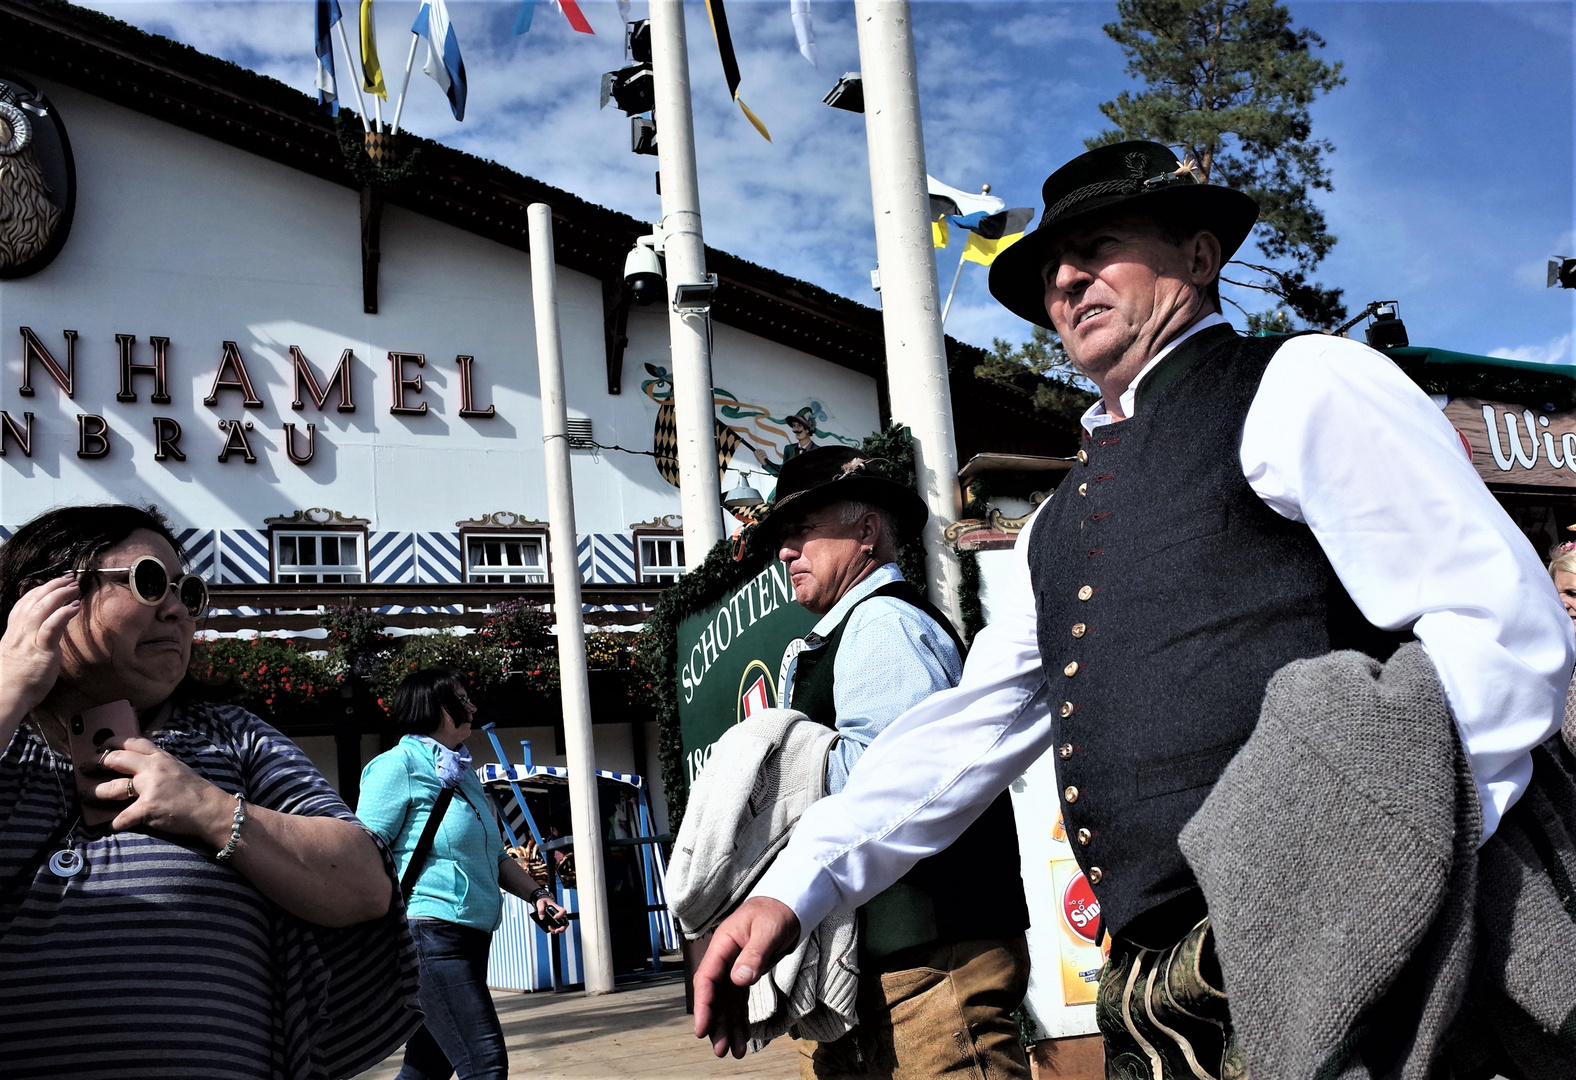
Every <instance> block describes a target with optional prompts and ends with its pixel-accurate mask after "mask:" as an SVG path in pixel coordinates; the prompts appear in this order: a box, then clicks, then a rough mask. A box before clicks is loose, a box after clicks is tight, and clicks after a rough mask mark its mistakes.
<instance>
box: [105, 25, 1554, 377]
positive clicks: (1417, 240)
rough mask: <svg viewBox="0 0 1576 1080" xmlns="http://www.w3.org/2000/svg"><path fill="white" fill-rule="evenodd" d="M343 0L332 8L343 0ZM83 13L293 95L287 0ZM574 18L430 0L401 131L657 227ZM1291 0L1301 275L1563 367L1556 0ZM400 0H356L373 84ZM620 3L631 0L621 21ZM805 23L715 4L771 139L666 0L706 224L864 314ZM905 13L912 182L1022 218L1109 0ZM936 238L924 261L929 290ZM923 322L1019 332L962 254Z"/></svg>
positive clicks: (393, 38) (1467, 340)
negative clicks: (1307, 86) (959, 274)
mask: <svg viewBox="0 0 1576 1080" xmlns="http://www.w3.org/2000/svg"><path fill="white" fill-rule="evenodd" d="M341 2H342V4H343V5H344V6H345V8H346V10H347V12H351V11H354V9H355V4H354V0H341ZM91 6H94V7H96V8H98V9H99V10H102V11H105V12H107V13H109V14H111V15H114V16H116V17H118V18H122V19H125V20H126V21H128V22H131V23H133V24H135V25H137V26H140V27H142V28H143V29H146V30H150V31H153V32H156V33H161V34H166V35H168V36H171V37H174V38H176V39H178V40H181V41H184V42H187V43H188V44H191V45H193V46H196V47H197V48H200V49H202V50H204V51H205V52H210V53H214V54H216V55H219V56H223V57H225V58H227V59H230V60H233V61H235V62H236V63H239V64H242V65H244V66H247V67H250V68H253V69H255V70H257V71H261V72H264V73H266V74H268V75H271V76H274V77H275V78H279V79H281V80H283V81H284V82H286V83H289V84H290V85H292V86H295V87H297V88H299V89H301V90H303V91H310V90H311V88H312V79H313V73H314V66H313V56H312V50H311V44H312V42H311V39H312V5H311V4H309V3H306V2H304V0H265V2H252V0H232V2H221V3H199V2H180V3H158V4H153V3H133V2H120V0H95V2H94V3H93V4H92V5H91ZM581 6H582V8H583V10H584V11H585V12H586V14H587V17H588V18H589V20H590V21H591V23H592V25H593V27H594V28H595V29H596V30H597V34H596V36H594V37H588V36H586V35H582V34H575V33H572V32H571V31H570V30H569V28H568V26H567V25H566V23H565V21H564V19H563V17H562V16H561V15H560V14H559V13H558V12H557V11H556V10H554V8H553V7H552V5H551V4H550V3H549V2H548V0H538V8H537V11H536V18H535V24H534V26H533V29H532V31H531V33H530V34H529V35H526V36H524V37H511V36H510V34H509V30H510V27H511V25H512V24H513V21H514V18H515V15H516V13H517V11H518V4H517V3H508V4H503V3H492V2H478V0H450V13H451V16H452V19H453V23H454V26H455V30H456V33H457V34H458V36H459V39H460V45H461V48H462V51H463V54H464V57H465V63H466V67H467V69H468V72H469V76H470V101H469V107H468V111H467V117H466V120H465V121H464V123H456V122H455V121H454V119H453V118H452V116H451V115H450V114H449V111H448V106H447V103H446V102H445V100H444V98H443V96H442V93H441V92H440V91H439V89H438V88H437V86H436V84H434V83H433V82H431V80H429V79H426V78H425V77H423V76H422V75H421V74H420V60H418V63H417V73H416V77H415V78H414V79H413V82H412V87H411V92H410V97H409V100H408V102H407V104H406V109H405V119H404V124H403V126H405V127H407V128H409V129H411V130H414V131H416V132H417V133H419V134H422V135H425V136H428V137H430V138H434V139H437V140H439V141H441V142H444V143H447V144H450V145H452V146H455V147H458V148H460V149H463V150H466V151H469V152H471V153H475V154H478V155H480V156H483V157H487V158H491V159H494V160H497V161H499V162H501V163H503V164H505V165H507V166H509V167H510V168H513V169H516V170H518V171H520V172H522V173H525V174H527V175H530V176H535V177H538V178H540V179H542V180H544V181H547V182H549V183H552V184H555V185H557V186H559V187H562V188H565V189H567V190H570V191H573V192H575V193H576V194H578V195H580V196H582V197H584V198H587V199H590V200H592V201H594V202H597V203H601V204H603V205H606V206H610V207H613V208H615V209H618V210H622V211H624V212H626V213H629V214H632V215H634V216H636V217H639V218H644V219H647V220H655V219H656V218H657V217H658V216H659V213H660V211H659V205H658V199H657V196H656V194H655V191H654V188H653V178H652V174H653V172H654V170H655V159H654V158H649V157H637V156H635V155H633V154H631V153H630V152H629V150H628V145H629V144H628V138H629V133H628V122H627V121H626V120H625V119H624V117H623V116H622V114H620V113H618V112H616V110H614V109H612V108H609V109H608V110H606V111H605V112H599V111H598V108H597V103H598V89H599V81H600V75H601V73H602V72H603V71H606V70H610V69H612V68H614V67H617V66H619V64H620V63H621V61H622V57H623V50H622V36H621V24H620V17H619V14H618V10H617V7H616V6H615V4H613V3H612V2H610V0H582V3H581ZM1289 6H1290V9H1291V12H1292V16H1293V18H1294V20H1295V21H1296V22H1297V24H1299V25H1303V26H1307V27H1309V28H1311V29H1313V30H1315V31H1316V32H1317V33H1319V34H1320V35H1321V36H1323V37H1324V38H1325V40H1326V41H1327V42H1328V46H1327V48H1326V49H1325V50H1324V55H1325V57H1326V58H1327V59H1328V60H1331V61H1336V60H1339V61H1341V62H1343V63H1344V65H1345V75H1346V77H1347V83H1346V85H1345V86H1342V87H1340V88H1339V89H1337V90H1336V91H1334V92H1333V93H1332V94H1330V95H1329V96H1328V97H1326V98H1324V99H1322V100H1321V101H1319V102H1318V103H1317V104H1316V105H1315V106H1314V109H1313V116H1314V129H1315V133H1316V134H1317V135H1318V136H1319V137H1322V138H1327V139H1329V140H1331V141H1332V142H1334V144H1335V147H1336V149H1335V153H1334V154H1333V155H1331V156H1330V158H1329V164H1330V167H1331V170H1332V173H1333V180H1334V184H1335V190H1334V191H1333V192H1328V193H1324V192H1321V193H1319V196H1318V200H1317V201H1318V202H1319V204H1320V205H1321V206H1322V207H1323V209H1324V211H1325V213H1326V216H1327V218H1328V220H1329V223H1330V226H1331V229H1332V231H1333V232H1334V233H1336V234H1337V235H1338V236H1339V237H1340V242H1339V243H1338V244H1337V245H1336V247H1335V249H1334V251H1333V252H1332V254H1331V255H1330V257H1329V258H1328V259H1327V260H1326V261H1325V262H1324V264H1323V265H1322V266H1321V267H1320V270H1319V272H1318V275H1317V276H1318V278H1319V279H1320V280H1321V281H1323V282H1324V283H1325V284H1328V285H1335V286H1339V287H1342V288H1344V289H1345V290H1346V298H1347V300H1348V305H1349V306H1350V307H1351V308H1352V309H1353V310H1354V311H1355V310H1356V309H1357V308H1359V307H1361V305H1362V304H1364V303H1366V302H1367V301H1369V300H1373V299H1396V300H1399V301H1400V302H1401V310H1402V314H1403V316H1404V317H1405V319H1406V321H1407V324H1408V327H1409V328H1410V330H1411V336H1412V341H1413V342H1414V343H1415V344H1431V345H1438V346H1442V347H1446V348H1452V349H1458V350H1462V351H1467V352H1479V353H1497V354H1500V355H1512V356H1517V357H1520V358H1524V359H1535V360H1546V361H1559V362H1564V363H1572V362H1576V358H1573V353H1572V331H1573V325H1576V292H1572V291H1566V290H1549V289H1546V288H1545V287H1544V266H1545V264H1546V262H1547V260H1548V258H1549V257H1550V256H1553V255H1568V256H1576V210H1573V194H1572V189H1573V176H1576V107H1573V97H1576V62H1573V31H1576V4H1573V3H1572V2H1571V0H1547V2H1533V3H1522V2H1509V0H1507V2H1488V3H1440V2H1433V0H1409V2H1367V0H1364V2H1342V0H1328V2H1320V0H1314V2H1300V3H1298V2H1293V3H1291V4H1290V5H1289ZM417 7H418V2H417V0H378V4H377V12H378V22H379V26H378V31H379V33H378V37H379V43H380V51H381V54H382V57H383V62H384V67H385V70H386V71H388V72H389V76H390V79H391V82H392V84H393V88H397V80H398V71H397V69H398V68H399V67H400V65H402V63H403V60H404V57H405V52H406V48H407V47H408V42H409V40H410V34H409V30H408V27H409V25H410V21H411V19H412V18H413V17H414V14H415V11H416V9H417ZM644 7H645V5H644V3H642V2H640V0H637V2H636V3H634V5H633V15H634V17H637V18H638V17H640V16H642V15H643V14H644ZM813 11H814V18H815V28H816V37H817V42H818V45H819V49H820V66H819V68H818V69H817V68H813V67H811V66H810V64H809V63H807V62H806V61H805V60H804V59H803V58H802V57H801V56H800V55H799V54H798V52H797V50H796V48H795V43H794V33H793V25H792V23H791V21H790V18H789V9H788V3H787V0H770V2H766V0H755V2H743V0H733V3H731V4H730V6H729V12H730V21H731V22H732V24H733V30H734V36H735V41H736V43H737V45H738V49H739V61H740V66H741V68H742V70H743V73H744V82H743V85H742V87H741V95H742V96H743V98H744V100H745V101H747V102H748V103H749V104H750V105H751V107H752V108H753V109H754V110H755V112H756V113H757V114H759V115H760V117H761V118H762V120H764V121H765V123H766V124H767V125H768V126H769V127H770V129H771V132H772V136H773V139H774V142H772V143H770V144H769V143H767V142H766V141H764V140H763V139H761V138H760V136H759V135H757V134H756V133H755V132H754V130H753V129H752V128H751V127H750V126H749V124H748V123H747V122H746V121H745V120H744V117H743V116H742V115H741V114H740V113H739V111H738V109H737V108H736V107H735V106H734V105H733V104H732V102H731V101H730V100H729V99H728V95H727V91H726V88H725V87H724V84H723V81H722V73H721V65H720V64H719V62H718V60H717V55H716V49H715V46H714V45H713V44H712V41H711V35H710V31H709V29H708V27H707V22H706V16H705V10H704V8H703V7H702V6H700V5H699V4H690V5H688V8H687V14H688V23H689V31H690V35H689V38H690V66H691V71H692V85H693V91H694V94H695V117H696V129H697V130H696V135H697V154H698V161H699V167H700V176H701V203H702V211H703V215H704V221H705V232H706V239H707V241H708V242H709V243H710V244H712V245H714V246H716V247H719V248H722V249H724V250H727V251H731V252H733V253H735V254H737V255H740V256H742V257H744V258H746V259H750V260H751V261H754V262H758V263H762V264H765V265H767V266H771V267H773V268H775V269H778V270H781V271H783V272H785V273H789V274H792V275H795V276H797V277H802V278H805V279H807V280H809V281H812V282H815V283H816V284H818V285H821V286H824V287H826V288H828V289H831V290H833V291H835V292H838V293H842V294H844V295H846V296H850V297H853V298H855V299H857V300H861V301H864V302H866V303H874V302H875V301H876V299H877V297H876V296H875V294H874V293H872V292H871V291H870V286H869V271H870V269H871V268H872V267H874V265H875V241H874V235H873V230H872V225H871V218H870V186H869V179H868V174H867V171H866V154H865V137H864V127H863V123H862V119H861V118H860V117H859V116H857V115H854V114H850V113H845V112H839V111H836V110H832V109H828V108H827V107H825V106H824V105H822V104H821V97H822V96H823V95H824V94H825V92H826V91H827V90H828V89H829V88H830V87H831V85H832V84H833V83H834V82H835V81H836V80H837V78H838V76H839V75H841V74H842V73H843V72H844V71H852V70H857V69H858V67H859V63H858V57H857V49H856V44H855V35H854V23H853V5H852V4H851V3H837V2H832V0H815V2H814V4H813ZM914 11H915V15H914V19H915V33H916V40H917V43H918V54H919V57H918V58H919V72H920V92H921V107H922V110H923V115H924V122H925V141H926V153H927V158H928V162H929V166H930V172H931V173H932V174H933V175H935V176H936V177H938V178H939V179H941V180H943V181H945V182H947V183H949V184H952V185H954V186H957V187H960V188H966V189H974V188H977V187H978V185H979V184H980V183H982V182H989V183H990V184H991V185H992V186H993V189H994V192H995V193H996V194H998V195H1000V196H1002V197H1003V198H1005V199H1006V200H1007V201H1008V203H1009V205H1033V206H1035V208H1036V210H1038V209H1039V207H1040V203H1039V187H1040V184H1041V182H1042V181H1043V180H1044V178H1045V176H1046V175H1047V174H1048V173H1049V172H1051V171H1052V170H1053V169H1054V168H1056V167H1057V166H1058V165H1060V164H1061V163H1062V162H1064V161H1066V160H1067V159H1068V158H1070V157H1072V156H1073V155H1075V154H1077V153H1078V152H1079V151H1080V150H1081V149H1082V140H1083V139H1084V138H1085V137H1087V136H1090V135H1093V134H1095V133H1097V132H1099V131H1101V130H1103V129H1104V127H1105V126H1106V124H1105V119H1104V117H1103V116H1102V115H1101V114H1100V112H1099V109H1098V106H1099V103H1100V102H1102V101H1106V100H1109V99H1110V98H1112V97H1114V96H1115V95H1116V94H1117V93H1119V92H1120V91H1121V90H1123V89H1137V87H1138V84H1136V83H1135V82H1134V81H1133V80H1132V79H1131V78H1129V77H1128V76H1127V75H1126V74H1125V72H1124V70H1123V67H1124V60H1123V57H1122V55H1121V52H1120V50H1119V49H1118V48H1117V47H1116V45H1115V44H1114V43H1113V42H1112V41H1110V39H1109V38H1107V37H1106V36H1105V34H1104V33H1103V32H1102V30H1101V26H1102V24H1104V23H1106V22H1109V21H1111V20H1112V19H1113V18H1114V17H1115V8H1114V5H1113V4H1111V3H1105V2H1098V3H1097V2H1085V3H1070V4H1068V3H1009V2H994V0H992V2H985V0H980V2H972V3H946V2H930V0H923V2H919V3H916V5H915V9H914ZM341 66H343V65H341ZM341 77H342V79H343V71H341ZM342 85H344V83H343V82H342ZM957 244H958V241H957V240H956V239H955V240H954V242H953V247H952V248H950V249H944V250H941V251H938V252H937V259H938V263H939V271H938V272H939V274H940V276H941V285H942V288H943V289H945V287H946V285H947V284H948V283H949V282H950V281H951V278H952V272H953V269H954V268H955V266H956V258H957V255H956V252H957V251H958V250H959V248H958V246H957ZM1244 303H1245V305H1246V306H1248V307H1249V308H1250V310H1251V309H1257V308H1262V307H1266V306H1269V305H1268V304H1267V303H1266V302H1264V301H1262V300H1257V299H1253V298H1246V299H1244ZM947 330H948V332H949V333H952V334H955V335H956V336H958V337H960V338H963V339H964V340H967V341H972V342H975V343H977V344H981V345H988V344H989V343H990V341H991V339H992V338H993V337H1005V338H1008V339H1011V340H1020V339H1022V338H1023V337H1026V336H1027V333H1028V326H1027V324H1025V323H1023V322H1022V321H1021V320H1019V319H1017V318H1016V317H1014V316H1012V315H1010V314H1008V313H1007V312H1006V311H1004V310H1003V309H1001V308H1000V307H998V306H997V305H996V304H995V303H994V301H992V300H991V298H990V296H989V294H988V293H987V291H986V289H985V271H984V269H983V268H981V267H978V266H975V265H973V264H970V265H968V266H967V267H965V268H964V271H963V278H962V283H961V285H960V287H959V290H958V299H957V301H956V303H955V305H954V308H953V311H952V314H951V318H950V320H949V322H948V325H947Z"/></svg>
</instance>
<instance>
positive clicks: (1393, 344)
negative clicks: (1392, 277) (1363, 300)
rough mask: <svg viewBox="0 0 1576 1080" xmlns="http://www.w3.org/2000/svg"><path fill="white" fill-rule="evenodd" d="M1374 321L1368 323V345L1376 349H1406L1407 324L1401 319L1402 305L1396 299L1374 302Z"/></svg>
mask: <svg viewBox="0 0 1576 1080" xmlns="http://www.w3.org/2000/svg"><path fill="white" fill-rule="evenodd" d="M1373 315H1374V321H1373V322H1371V323H1369V324H1368V345H1369V347H1370V348H1374V349H1404V348H1406V346H1407V336H1406V324H1405V323H1404V322H1402V321H1401V306H1400V305H1399V304H1398V303H1396V302H1395V301H1394V300H1377V301H1375V302H1374V304H1373Z"/></svg>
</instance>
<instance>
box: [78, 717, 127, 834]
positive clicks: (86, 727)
mask: <svg viewBox="0 0 1576 1080" xmlns="http://www.w3.org/2000/svg"><path fill="white" fill-rule="evenodd" d="M70 733H71V767H72V770H73V772H74V773H75V774H76V781H77V794H78V795H79V796H80V797H81V799H82V823H83V824H84V825H90V826H91V825H102V824H104V823H105V822H106V821H111V820H113V819H114V817H115V815H116V814H118V813H120V812H121V810H122V809H124V808H125V805H126V804H125V803H123V802H99V801H98V800H97V799H95V798H93V789H94V788H95V787H97V786H98V785H99V784H102V783H103V782H104V781H106V780H113V779H115V778H116V777H122V778H124V777H125V775H126V774H125V773H118V772H115V771H114V770H113V769H104V768H100V766H99V763H98V757H99V752H100V751H102V750H103V749H104V743H105V742H106V741H108V740H109V739H113V738H115V737H116V736H119V737H121V738H127V737H130V736H132V735H140V734H142V729H141V727H140V726H139V725H138V723H137V710H135V709H133V708H132V707H131V702H129V701H127V700H126V699H125V698H122V699H121V700H119V701H111V702H110V703H109V704H108V705H100V706H98V707H97V708H94V709H84V710H83V711H82V712H79V713H76V714H74V715H73V716H72V717H71V720H70Z"/></svg>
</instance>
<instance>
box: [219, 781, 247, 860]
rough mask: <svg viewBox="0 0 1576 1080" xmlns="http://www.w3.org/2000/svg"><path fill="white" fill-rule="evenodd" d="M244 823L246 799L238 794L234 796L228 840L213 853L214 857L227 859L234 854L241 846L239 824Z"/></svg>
mask: <svg viewBox="0 0 1576 1080" xmlns="http://www.w3.org/2000/svg"><path fill="white" fill-rule="evenodd" d="M245 824H246V800H245V799H243V798H241V796H240V795H239V794H237V795H236V796H235V817H234V818H233V819H232V820H231V822H230V842H229V843H228V844H226V845H224V847H222V848H220V849H219V851H218V853H217V854H215V855H214V858H215V859H220V860H224V859H228V858H229V857H230V856H231V855H234V854H235V849H236V848H238V847H240V846H241V826H242V825H245Z"/></svg>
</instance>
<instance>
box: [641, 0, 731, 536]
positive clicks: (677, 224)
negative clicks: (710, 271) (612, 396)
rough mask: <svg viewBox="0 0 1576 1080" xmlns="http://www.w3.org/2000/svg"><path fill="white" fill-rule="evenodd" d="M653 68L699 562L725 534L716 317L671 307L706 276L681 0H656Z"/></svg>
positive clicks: (673, 341) (683, 468)
mask: <svg viewBox="0 0 1576 1080" xmlns="http://www.w3.org/2000/svg"><path fill="white" fill-rule="evenodd" d="M650 18H651V67H652V78H653V79H654V80H655V87H654V89H655V91H656V94H655V97H656V112H655V116H656V121H657V166H658V168H659V169H660V170H661V183H662V233H663V250H664V255H665V257H666V259H667V285H668V301H669V303H668V310H669V315H668V344H669V348H670V349H671V351H672V360H673V419H674V424H675V427H676V428H677V429H678V432H677V433H678V440H679V446H678V456H679V495H680V505H681V507H682V508H683V511H684V546H685V549H686V554H685V558H686V561H687V562H688V564H689V565H690V566H698V565H699V564H700V562H701V560H702V559H704V558H705V557H706V555H707V553H709V552H710V551H711V549H712V547H713V545H715V544H716V543H717V541H719V540H721V539H722V536H723V531H722V482H721V478H720V477H719V476H718V469H717V429H716V423H717V415H716V410H715V406H714V404H713V398H712V388H711V342H710V340H709V339H710V337H711V333H710V331H711V326H710V323H711V314H710V312H709V311H708V312H688V313H686V312H678V311H674V310H673V305H672V300H673V287H674V286H675V285H679V284H697V283H700V282H703V281H705V279H706V242H705V240H704V238H703V237H702V236H701V228H700V185H699V182H698V181H697V179H696V176H695V122H694V119H693V117H692V115H691V113H690V89H689V51H688V48H687V46H686V45H685V42H684V4H683V2H682V0H651V4H650Z"/></svg>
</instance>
